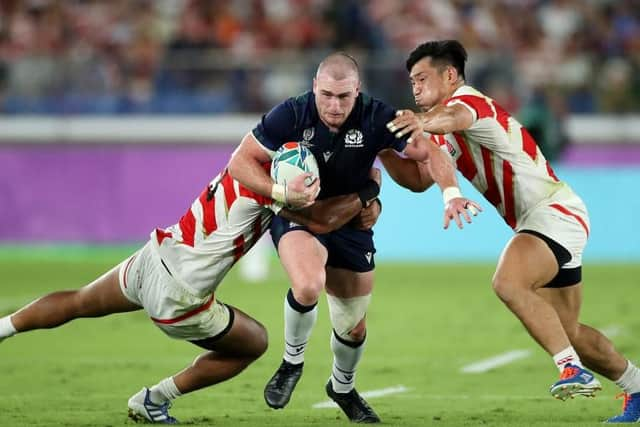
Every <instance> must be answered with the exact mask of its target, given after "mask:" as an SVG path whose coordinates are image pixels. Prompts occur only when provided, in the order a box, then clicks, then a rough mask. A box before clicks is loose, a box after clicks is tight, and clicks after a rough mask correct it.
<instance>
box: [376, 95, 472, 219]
mask: <svg viewBox="0 0 640 427" xmlns="http://www.w3.org/2000/svg"><path fill="white" fill-rule="evenodd" d="M438 108H439V107H436V108H435V109H434V110H436V109H438ZM443 108H445V109H449V108H451V109H455V110H458V108H462V109H464V110H465V111H466V112H467V113H468V114H469V116H470V121H469V126H470V125H471V122H472V120H473V116H472V114H471V112H470V111H469V110H467V109H466V108H465V107H463V106H459V105H454V106H452V107H443ZM430 113H431V112H429V113H426V114H430ZM423 116H424V115H419V114H416V113H414V112H413V111H411V110H400V111H398V112H397V117H396V118H395V119H394V120H393V121H391V122H389V123H387V127H388V128H389V130H390V131H391V132H394V133H395V135H396V137H398V138H401V137H402V136H404V135H407V134H409V133H410V134H411V136H410V137H409V138H408V140H407V142H408V144H407V147H406V148H405V151H404V153H405V154H406V155H407V156H408V157H409V158H411V159H413V160H417V161H423V162H424V161H426V162H427V163H426V164H427V169H428V171H429V175H430V176H431V177H432V178H433V180H434V181H435V182H436V183H437V184H438V186H439V187H440V189H441V190H442V197H443V200H444V204H445V212H444V228H448V227H449V222H450V221H451V220H452V219H453V220H454V221H455V222H456V224H457V225H458V228H462V221H461V220H460V215H462V217H463V218H464V219H465V221H467V223H471V217H470V216H469V213H468V212H467V209H469V211H470V212H471V214H472V215H476V214H477V212H478V211H481V210H482V208H480V205H478V204H477V203H476V202H474V201H472V200H469V199H467V198H465V197H462V194H461V193H460V189H459V188H458V181H457V179H456V174H455V167H454V164H453V162H452V161H451V157H450V156H449V155H448V154H447V153H445V152H444V151H442V150H441V149H440V148H439V147H438V146H437V145H436V144H434V143H433V142H432V141H431V140H430V139H429V138H427V137H426V136H425V134H424V130H423V120H424V117H423ZM447 117H448V116H447V115H445V114H442V122H441V123H440V124H441V126H442V127H441V128H440V129H439V130H447V129H449V128H451V129H453V128H454V126H453V124H454V121H452V119H451V118H450V117H449V118H447ZM445 124H446V125H447V126H448V127H447V126H445Z"/></svg>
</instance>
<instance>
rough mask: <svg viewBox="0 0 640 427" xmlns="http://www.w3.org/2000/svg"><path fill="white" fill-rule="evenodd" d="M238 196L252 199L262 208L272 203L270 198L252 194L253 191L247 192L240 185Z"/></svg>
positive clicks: (247, 190) (245, 188)
mask: <svg viewBox="0 0 640 427" xmlns="http://www.w3.org/2000/svg"><path fill="white" fill-rule="evenodd" d="M240 196H242V197H248V198H249V199H253V200H255V201H256V202H258V203H259V204H260V205H262V206H266V205H270V204H271V202H272V201H273V200H271V197H266V196H263V195H261V194H258V193H254V192H253V191H251V190H249V189H248V188H247V187H245V186H244V185H242V184H240Z"/></svg>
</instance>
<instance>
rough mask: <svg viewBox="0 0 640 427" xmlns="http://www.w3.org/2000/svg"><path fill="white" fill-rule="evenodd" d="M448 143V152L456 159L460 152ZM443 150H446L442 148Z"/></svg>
mask: <svg viewBox="0 0 640 427" xmlns="http://www.w3.org/2000/svg"><path fill="white" fill-rule="evenodd" d="M446 143H447V147H446V150H447V151H448V152H449V154H450V155H451V157H455V156H456V154H458V152H457V151H456V147H454V146H453V144H452V143H450V142H449V141H446ZM442 148H443V150H444V148H445V147H442Z"/></svg>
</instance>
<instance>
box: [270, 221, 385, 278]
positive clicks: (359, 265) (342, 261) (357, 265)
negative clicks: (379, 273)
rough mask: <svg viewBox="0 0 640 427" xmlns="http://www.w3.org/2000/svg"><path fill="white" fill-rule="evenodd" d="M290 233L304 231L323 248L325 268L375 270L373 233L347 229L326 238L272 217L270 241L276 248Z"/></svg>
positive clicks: (357, 270)
mask: <svg viewBox="0 0 640 427" xmlns="http://www.w3.org/2000/svg"><path fill="white" fill-rule="evenodd" d="M293 230H305V231H307V232H308V233H310V234H312V235H313V236H315V238H316V239H318V240H319V241H320V243H322V245H323V246H324V247H325V248H327V252H328V254H329V257H328V259H327V266H329V267H335V268H343V269H345V270H350V271H355V272H358V273H364V272H367V271H371V270H373V269H374V268H375V260H374V254H375V253H376V248H375V246H374V245H373V231H371V230H358V229H355V228H352V227H350V226H348V225H345V226H344V227H342V228H340V229H338V230H335V231H332V232H331V233H327V234H314V233H311V231H309V230H308V229H307V227H305V226H303V225H298V224H296V223H290V222H289V221H287V220H286V219H284V218H282V217H279V216H275V217H273V220H272V221H271V238H272V239H273V243H274V245H275V246H276V249H277V248H278V242H279V241H280V238H281V237H282V236H284V234H285V233H288V232H289V231H293Z"/></svg>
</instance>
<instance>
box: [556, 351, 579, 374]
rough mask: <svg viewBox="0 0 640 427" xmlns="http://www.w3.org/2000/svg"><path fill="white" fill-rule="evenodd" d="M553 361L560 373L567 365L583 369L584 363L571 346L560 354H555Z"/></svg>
mask: <svg viewBox="0 0 640 427" xmlns="http://www.w3.org/2000/svg"><path fill="white" fill-rule="evenodd" d="M553 361H554V362H555V364H556V367H557V368H558V370H559V371H560V372H562V371H563V370H564V366H565V365H566V364H567V363H571V364H572V365H574V366H579V367H581V368H582V367H583V366H582V362H581V361H580V356H578V353H576V351H575V350H574V349H573V346H569V347H567V348H565V349H564V350H562V351H561V352H560V353H556V354H554V355H553Z"/></svg>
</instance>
